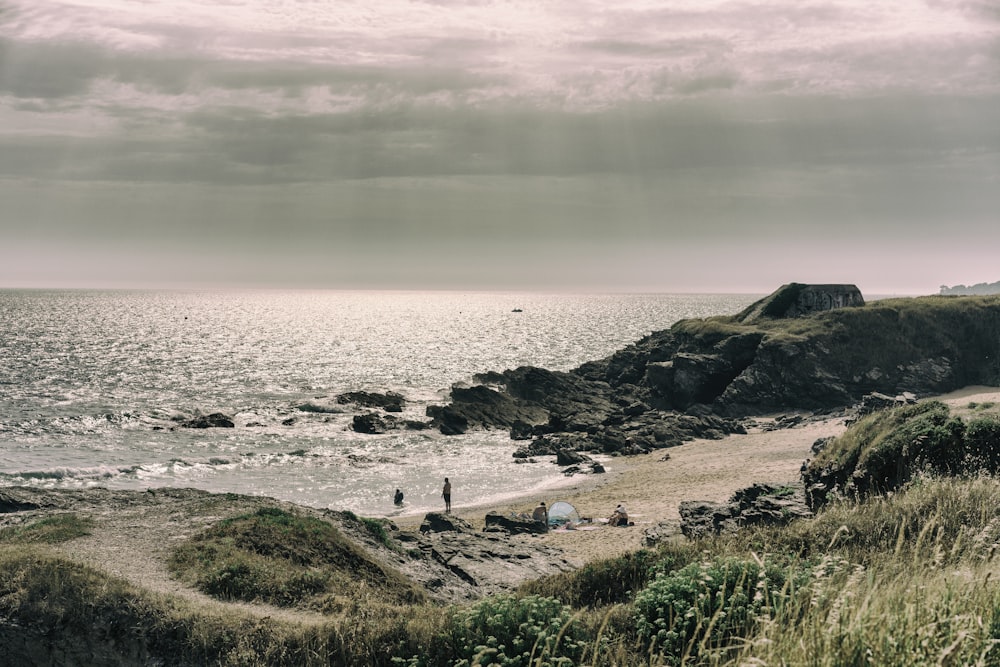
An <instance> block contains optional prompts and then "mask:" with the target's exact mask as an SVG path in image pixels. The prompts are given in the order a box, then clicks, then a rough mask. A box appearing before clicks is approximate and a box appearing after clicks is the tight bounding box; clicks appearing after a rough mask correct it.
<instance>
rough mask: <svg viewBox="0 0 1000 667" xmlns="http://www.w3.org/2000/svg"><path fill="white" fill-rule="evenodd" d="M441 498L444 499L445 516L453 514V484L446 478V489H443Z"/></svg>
mask: <svg viewBox="0 0 1000 667" xmlns="http://www.w3.org/2000/svg"><path fill="white" fill-rule="evenodd" d="M441 497H442V498H444V511H445V514H451V482H449V481H448V478H447V477H445V478H444V488H443V489H441Z"/></svg>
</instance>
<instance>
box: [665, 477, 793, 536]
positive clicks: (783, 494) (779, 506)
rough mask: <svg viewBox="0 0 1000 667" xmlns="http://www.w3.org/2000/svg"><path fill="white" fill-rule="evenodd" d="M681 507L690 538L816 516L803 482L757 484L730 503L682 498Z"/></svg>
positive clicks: (682, 522)
mask: <svg viewBox="0 0 1000 667" xmlns="http://www.w3.org/2000/svg"><path fill="white" fill-rule="evenodd" d="M678 509H679V511H680V515H681V526H680V527H681V532H683V533H684V535H686V536H687V537H690V538H695V537H700V536H704V535H713V534H714V535H717V534H719V533H723V532H732V531H735V530H738V529H739V528H740V527H742V526H751V525H758V524H766V525H775V526H783V525H786V524H787V523H789V522H790V521H792V520H794V519H800V518H808V517H811V516H812V511H811V510H810V509H809V507H808V506H807V505H806V498H805V490H804V489H803V488H802V486H801V485H799V484H794V485H793V484H790V485H784V486H775V485H772V484H754V485H753V486H751V487H748V488H746V489H741V490H739V491H737V492H736V493H734V494H733V495H732V497H731V498H730V499H729V502H726V503H717V502H709V501H701V500H693V501H685V502H682V503H681V504H680V506H679V508H678Z"/></svg>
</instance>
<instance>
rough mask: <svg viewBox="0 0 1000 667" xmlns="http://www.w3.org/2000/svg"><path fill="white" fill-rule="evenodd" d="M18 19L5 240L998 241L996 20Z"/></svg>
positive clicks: (975, 12) (834, 13)
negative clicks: (965, 232)
mask: <svg viewBox="0 0 1000 667" xmlns="http://www.w3.org/2000/svg"><path fill="white" fill-rule="evenodd" d="M0 2H2V0H0ZM2 7H3V10H2V12H0V201H4V207H3V208H4V210H3V212H0V237H2V238H4V239H7V238H8V237H13V236H18V237H24V238H28V237H30V239H29V240H31V241H32V242H37V243H39V244H41V243H42V242H43V241H44V239H74V240H75V241H78V242H81V243H82V242H83V241H84V240H85V239H102V238H103V239H107V238H115V239H118V240H119V241H118V242H119V243H121V244H125V245H129V247H135V248H141V247H142V245H143V243H144V242H150V241H154V242H155V243H156V244H157V247H163V248H165V247H167V246H170V247H174V246H176V247H177V248H180V249H183V248H184V247H186V246H190V245H191V244H192V243H194V244H200V243H202V242H205V243H208V242H211V243H214V244H215V246H213V247H226V248H227V252H229V251H232V252H233V253H236V252H237V251H238V250H242V251H245V252H247V253H250V254H254V252H255V249H260V248H263V247H267V248H282V249H284V251H287V254H288V255H289V256H290V257H291V256H294V255H295V254H296V253H301V252H306V251H311V250H313V249H315V250H316V252H323V251H326V252H330V253H333V254H336V255H337V256H338V257H341V256H343V255H344V254H345V253H346V254H350V253H352V252H353V253H362V254H363V253H368V252H374V251H370V250H369V248H371V247H378V248H384V249H386V252H387V253H388V252H390V251H391V253H402V254H405V253H407V252H410V251H411V250H410V249H413V250H412V252H417V250H416V249H419V252H420V253H424V252H429V251H430V250H429V249H433V248H437V247H439V246H441V245H442V244H446V243H447V244H452V246H454V247H458V246H462V247H463V248H466V249H469V248H472V249H474V248H476V247H478V244H497V245H498V246H499V245H503V246H504V247H506V248H508V249H511V248H514V249H516V248H517V247H518V246H519V244H531V243H537V244H538V245H539V246H545V247H546V248H549V249H553V248H560V247H562V244H563V243H565V242H566V239H574V240H575V241H577V242H578V244H577V245H579V244H583V243H585V242H586V243H593V244H597V245H600V244H601V243H604V244H605V245H606V246H607V247H608V248H611V247H612V246H614V247H621V246H623V245H629V247H635V246H642V245H643V244H644V243H648V244H650V245H651V247H655V248H663V247H667V246H669V245H670V244H672V243H678V242H681V241H683V242H685V243H697V242H698V241H699V240H702V241H704V242H706V243H709V242H717V243H718V242H722V241H723V240H729V241H731V240H732V239H743V240H748V239H755V238H757V239H759V238H773V239H792V238H798V237H801V238H802V239H803V241H804V242H808V241H812V242H814V243H817V244H821V243H828V242H830V239H831V237H836V236H837V235H846V236H849V237H852V238H857V237H859V236H860V235H862V234H864V235H867V236H869V237H879V238H897V237H898V236H899V235H901V234H905V233H907V230H908V229H913V230H919V231H926V230H932V231H933V233H934V234H937V233H938V232H939V230H938V229H937V227H935V226H946V225H947V224H948V223H947V222H944V221H946V220H949V219H950V218H959V219H961V224H962V225H963V228H964V229H970V230H974V232H975V233H977V234H981V235H987V236H988V235H989V234H994V236H995V233H994V232H989V230H988V229H987V221H989V220H993V221H994V223H995V211H996V210H998V209H1000V200H998V195H997V194H996V193H997V192H998V191H1000V188H997V187H996V186H997V183H998V182H1000V175H998V172H1000V166H998V165H1000V127H998V124H997V123H996V122H995V120H996V112H995V110H996V109H997V108H1000V106H998V105H1000V49H998V48H997V45H998V43H1000V23H998V22H997V21H995V20H993V19H992V18H990V17H991V16H993V14H994V12H993V11H992V8H991V7H992V5H990V4H989V3H983V2H973V1H967V2H937V3H931V4H927V3H923V2H919V1H916V0H914V1H912V2H910V1H908V0H903V1H902V2H900V3H870V2H863V1H862V0H837V1H835V2H822V3H820V2H809V1H806V2H786V1H779V0H765V1H764V2H749V1H746V2H745V1H743V0H732V1H725V2H722V1H720V2H711V1H707V0H704V1H703V0H699V1H698V2H693V1H691V2H687V1H681V0H675V1H672V2H669V3H659V2H657V3H643V2H629V3H619V4H614V3H612V4H608V3H607V2H599V1H598V0H574V1H573V2H570V1H569V0H556V1H554V2H546V3H542V4H539V3H537V2H530V1H528V0H510V1H509V2H504V3H490V2H457V1H449V2H445V1H441V2H417V1H409V0H385V2H380V3H376V4H372V3H369V2H362V1H361V0H357V1H354V0H342V1H338V2H337V3H327V2H297V3H268V2H251V1H250V0H230V2H227V3H224V4H223V3H208V2H199V1H195V0H173V1H171V2H167V1H166V0H150V1H149V2H144V3H134V2H123V1H118V0H51V1H50V2H45V3H34V2H29V1H28V0H13V1H11V0H8V2H7V3H6V4H5V5H2ZM927 233H931V232H927ZM991 238H992V237H991ZM25 242H27V241H25ZM130 244H131V245H130ZM504 244H506V245H504ZM513 251H514V250H512V252H513ZM178 252H180V250H178ZM538 252H539V255H542V254H544V253H542V251H541V250H539V251H538ZM580 252H581V253H583V252H584V251H583V250H580ZM609 252H610V250H609ZM587 253H591V251H590V250H588V251H587ZM376 254H377V253H376ZM366 256H367V255H366ZM587 256H588V257H590V256H592V254H588V255H587ZM232 261H233V266H236V265H238V264H240V262H239V261H237V260H236V259H233V260H232ZM413 261H414V262H417V260H416V259H414V260H413ZM498 261H499V260H498ZM383 268H384V266H383ZM554 272H558V270H557V269H554ZM952 282H957V281H956V280H952Z"/></svg>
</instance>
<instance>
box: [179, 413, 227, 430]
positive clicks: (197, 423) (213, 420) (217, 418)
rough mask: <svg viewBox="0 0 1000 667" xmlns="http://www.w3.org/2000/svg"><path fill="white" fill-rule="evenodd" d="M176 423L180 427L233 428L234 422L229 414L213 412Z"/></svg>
mask: <svg viewBox="0 0 1000 667" xmlns="http://www.w3.org/2000/svg"><path fill="white" fill-rule="evenodd" d="M177 425H178V426H180V427H182V428H234V427H235V426H236V423H235V422H234V421H233V418H232V417H230V416H229V415H224V414H222V413H221V412H213V413H212V414H210V415H199V416H197V417H194V418H193V419H186V420H183V421H180V422H179V423H178V424H177Z"/></svg>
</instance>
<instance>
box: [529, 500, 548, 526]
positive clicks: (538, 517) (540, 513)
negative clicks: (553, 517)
mask: <svg viewBox="0 0 1000 667" xmlns="http://www.w3.org/2000/svg"><path fill="white" fill-rule="evenodd" d="M531 518H532V519H534V520H535V521H541V522H542V523H544V524H545V530H548V529H549V508H548V507H546V506H545V501H542V502H540V503H538V507H536V508H535V511H533V512H532V513H531Z"/></svg>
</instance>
